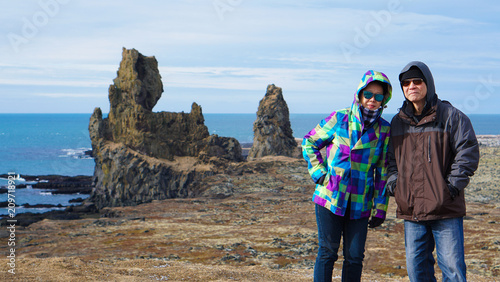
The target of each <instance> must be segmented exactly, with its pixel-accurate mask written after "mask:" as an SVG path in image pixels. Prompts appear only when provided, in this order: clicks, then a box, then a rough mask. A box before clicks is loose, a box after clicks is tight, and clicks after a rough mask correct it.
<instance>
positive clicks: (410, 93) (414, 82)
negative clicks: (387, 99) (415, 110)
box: [403, 78, 427, 104]
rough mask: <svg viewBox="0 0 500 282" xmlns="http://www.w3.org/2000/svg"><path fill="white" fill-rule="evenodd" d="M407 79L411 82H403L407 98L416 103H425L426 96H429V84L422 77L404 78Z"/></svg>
mask: <svg viewBox="0 0 500 282" xmlns="http://www.w3.org/2000/svg"><path fill="white" fill-rule="evenodd" d="M405 81H407V82H408V81H409V82H410V84H409V85H407V86H405V85H404V84H405V83H403V92H404V94H405V97H406V99H408V100H409V101H410V102H412V103H414V104H415V103H416V104H419V103H424V104H425V97H426V96H427V85H425V82H424V81H423V80H422V79H420V78H409V79H405V80H403V82H405ZM419 82H420V83H419Z"/></svg>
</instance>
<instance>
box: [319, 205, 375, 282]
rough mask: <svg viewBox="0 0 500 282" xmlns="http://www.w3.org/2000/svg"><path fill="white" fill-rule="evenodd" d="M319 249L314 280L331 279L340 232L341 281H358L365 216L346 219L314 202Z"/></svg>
mask: <svg viewBox="0 0 500 282" xmlns="http://www.w3.org/2000/svg"><path fill="white" fill-rule="evenodd" d="M316 223H317V225H318V239H319V249H318V256H317V257H316V264H315V265H314V281H332V272H333V265H334V263H335V262H336V261H337V259H338V254H337V252H338V250H339V246H340V238H341V236H342V235H343V238H344V240H343V242H344V245H343V255H344V263H343V265H342V281H360V280H361V271H362V270H363V259H364V257H365V255H364V253H365V242H366V235H367V233H368V218H362V219H356V220H352V219H349V210H347V211H346V214H345V216H338V215H335V214H333V213H332V212H331V211H330V210H328V209H327V208H324V207H322V206H320V205H318V204H316Z"/></svg>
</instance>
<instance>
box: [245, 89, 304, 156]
mask: <svg viewBox="0 0 500 282" xmlns="http://www.w3.org/2000/svg"><path fill="white" fill-rule="evenodd" d="M253 132H254V138H253V145H252V148H251V149H250V151H249V153H248V159H250V160H251V159H256V158H262V157H265V156H288V157H299V156H300V152H299V151H298V147H297V142H296V141H295V138H294V137H293V132H292V127H291V125H290V117H289V111H288V106H287V104H286V102H285V99H284V98H283V93H282V90H281V88H280V87H276V86H275V85H274V84H271V85H268V86H267V91H266V95H265V96H264V98H263V99H262V100H261V101H260V103H259V109H258V111H257V119H256V120H255V122H254V124H253Z"/></svg>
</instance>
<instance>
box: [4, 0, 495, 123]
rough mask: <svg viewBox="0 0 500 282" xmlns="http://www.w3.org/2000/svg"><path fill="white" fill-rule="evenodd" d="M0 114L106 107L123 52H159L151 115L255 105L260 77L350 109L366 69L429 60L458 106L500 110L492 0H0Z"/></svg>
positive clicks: (303, 100) (302, 104) (296, 98)
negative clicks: (158, 86) (157, 94)
mask: <svg viewBox="0 0 500 282" xmlns="http://www.w3.org/2000/svg"><path fill="white" fill-rule="evenodd" d="M0 7H1V9H0V11H1V14H2V16H1V17H0V34H1V44H0V54H1V55H0V58H1V60H0V99H1V101H2V107H1V108H0V113H89V114H90V113H92V112H93V110H94V108H95V107H100V108H101V109H102V111H103V112H105V113H106V112H108V111H109V101H108V87H109V86H110V85H111V84H113V79H114V78H115V77H116V72H117V70H118V67H119V64H120V61H121V54H122V48H127V49H132V48H134V49H136V50H138V51H139V52H140V53H142V54H143V55H145V56H154V57H155V58H156V59H157V61H158V65H159V70H160V74H161V76H162V82H163V88H164V93H163V94H162V97H161V99H160V100H159V101H158V103H157V105H156V106H155V108H154V109H153V111H156V112H159V111H169V112H181V111H184V112H189V111H190V109H191V105H192V103H193V102H196V103H197V104H199V105H200V106H201V107H202V109H203V113H255V112H256V111H257V109H258V104H259V101H260V100H261V99H262V98H263V97H264V95H265V92H266V89H267V86H268V85H269V84H274V85H276V86H278V87H281V88H282V89H283V96H284V99H285V101H286V102H287V104H288V108H289V110H290V113H325V114H329V113H330V112H332V111H335V110H338V109H342V108H345V107H349V106H350V105H351V103H352V101H353V98H354V93H355V92H356V88H357V86H358V83H359V81H360V79H361V77H362V75H363V74H364V73H365V72H366V71H367V70H376V71H381V72H384V73H385V74H386V75H387V76H388V77H389V79H390V80H391V82H392V84H393V90H394V91H393V96H392V100H391V101H390V102H389V104H388V107H387V109H385V113H396V112H397V111H398V108H399V107H400V106H401V105H402V103H403V100H404V97H403V94H402V91H401V88H400V86H399V81H398V75H399V72H400V71H401V69H402V68H403V67H404V66H405V65H406V64H407V63H408V62H410V61H414V60H418V61H422V62H424V63H426V64H427V65H428V66H429V68H430V69H431V72H432V74H433V76H434V80H435V84H436V92H437V94H438V96H439V98H441V99H443V100H447V101H450V102H451V103H452V104H453V105H454V106H456V107H457V108H459V109H461V110H462V111H463V112H465V113H466V114H488V113H489V114H493V113H495V114H496V113H498V108H499V107H500V99H499V98H498V97H500V96H499V95H500V18H499V17H498V14H499V13H500V2H498V1H493V0H490V1H485V0H477V1H435V0H432V1H427V0H424V1H416V0H413V1H411V0H409V1H403V0H382V1H357V0H345V1H333V0H329V1H327V0H307V1H304V0H286V1H285V0H275V1H270V0H267V1H263V0H168V1H165V0H163V1H160V0H143V1H140V3H139V1H131V0H120V1H102V0H100V1H96V0H26V1H5V0H2V1H0Z"/></svg>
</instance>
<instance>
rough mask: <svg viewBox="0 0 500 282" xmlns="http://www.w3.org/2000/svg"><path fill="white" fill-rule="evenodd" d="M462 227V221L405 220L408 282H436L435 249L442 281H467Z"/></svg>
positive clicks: (460, 218)
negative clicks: (433, 254)
mask: <svg viewBox="0 0 500 282" xmlns="http://www.w3.org/2000/svg"><path fill="white" fill-rule="evenodd" d="M463 224H464V220H463V218H462V217H458V218H449V219H440V220H429V221H419V222H415V221H408V220H405V247H406V268H407V271H408V277H409V278H410V281H412V282H415V281H426V282H427V281H436V278H435V276H434V263H435V260H434V257H433V256H432V252H433V251H434V245H435V246H436V254H437V261H438V265H439V268H440V269H441V271H442V272H443V281H454V282H455V281H467V280H466V266H465V258H464V226H463Z"/></svg>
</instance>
